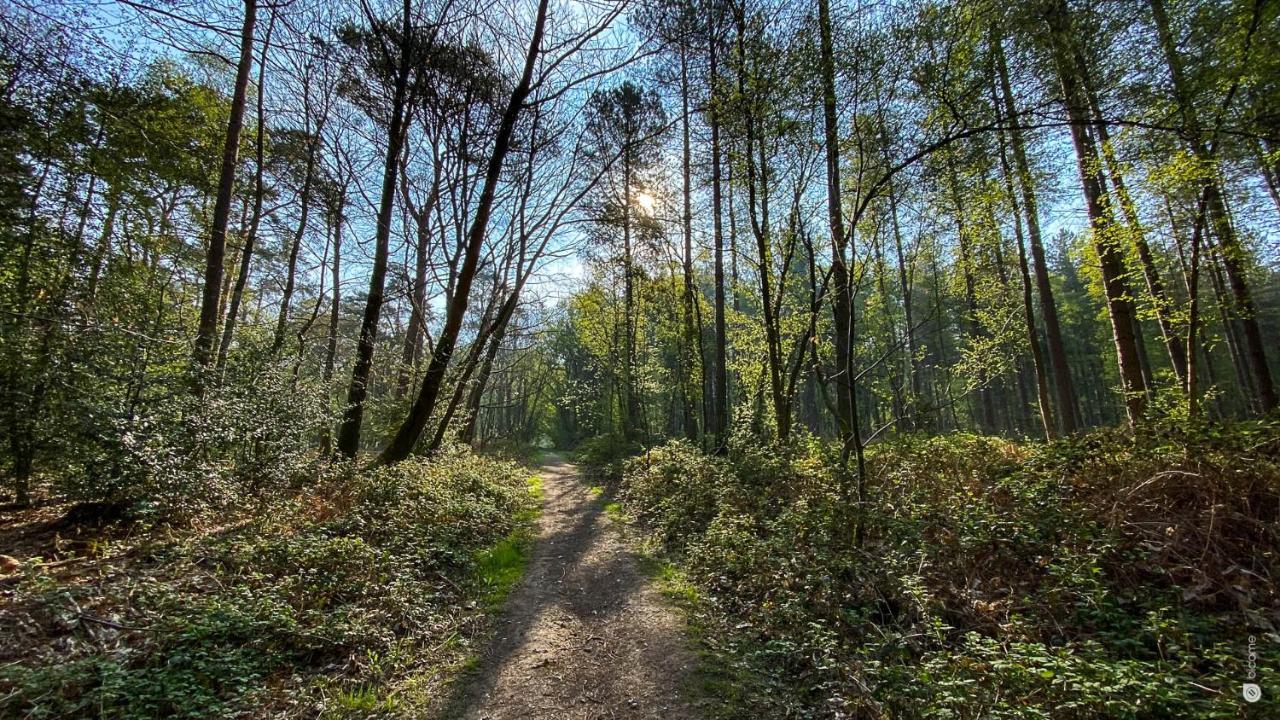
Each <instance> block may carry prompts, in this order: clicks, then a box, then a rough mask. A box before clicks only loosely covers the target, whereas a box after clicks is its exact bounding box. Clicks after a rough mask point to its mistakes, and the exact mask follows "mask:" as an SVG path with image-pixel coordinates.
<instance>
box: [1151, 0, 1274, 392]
mask: <svg viewBox="0 0 1280 720" xmlns="http://www.w3.org/2000/svg"><path fill="white" fill-rule="evenodd" d="M1149 2H1150V5H1151V12H1152V15H1153V16H1154V18H1155V25H1156V34H1157V35H1158V37H1159V40H1160V47H1161V49H1162V50H1163V51H1164V56H1165V61H1166V63H1167V64H1168V66H1169V77H1170V79H1171V80H1172V81H1173V94H1174V100H1175V102H1177V105H1178V110H1179V112H1180V114H1181V115H1182V123H1183V130H1184V131H1185V134H1186V136H1187V138H1188V142H1189V144H1190V146H1191V152H1192V154H1194V155H1195V157H1196V160H1198V161H1199V162H1200V164H1201V165H1202V166H1203V167H1204V168H1205V169H1206V171H1207V172H1209V173H1210V175H1209V177H1208V178H1207V179H1206V180H1205V188H1204V189H1205V200H1206V207H1207V209H1208V212H1209V215H1208V217H1209V221H1210V226H1211V227H1212V228H1213V233H1214V235H1215V236H1217V238H1218V248H1219V257H1220V259H1221V260H1222V266H1223V269H1224V270H1226V274H1227V283H1228V285H1229V286H1230V288H1231V298H1232V308H1231V310H1232V314H1233V315H1234V316H1235V317H1236V318H1237V319H1238V320H1239V322H1240V325H1241V329H1242V330H1243V334H1244V341H1245V347H1244V351H1245V353H1246V355H1247V357H1248V364H1249V366H1250V368H1251V369H1252V371H1253V384H1254V387H1255V388H1256V396H1257V397H1256V399H1257V409H1258V410H1259V411H1261V412H1262V413H1263V414H1265V413H1269V412H1271V411H1272V410H1274V409H1275V408H1276V406H1277V404H1278V403H1280V399H1278V398H1277V395H1276V389H1275V385H1274V384H1273V383H1272V379H1271V370H1270V367H1269V366H1268V365H1267V353H1266V346H1265V345H1264V344H1263V339H1262V330H1261V328H1260V327H1259V326H1258V318H1257V311H1256V308H1255V307H1254V303H1253V294H1252V291H1251V290H1250V288H1249V281H1248V278H1247V276H1246V273H1247V270H1246V259H1247V254H1246V252H1247V251H1246V250H1245V248H1244V247H1243V246H1242V245H1241V244H1240V240H1239V237H1237V235H1236V231H1235V228H1233V227H1232V225H1231V219H1230V215H1229V214H1228V212H1227V207H1226V200H1225V199H1224V198H1223V191H1222V185H1221V183H1220V181H1219V177H1218V173H1217V164H1216V158H1215V157H1214V151H1213V149H1212V148H1210V146H1209V144H1208V143H1207V142H1206V141H1205V138H1204V137H1203V135H1202V130H1203V128H1202V126H1201V124H1200V119H1199V117H1198V116H1197V114H1196V110H1195V105H1194V103H1193V102H1192V96H1191V92H1190V88H1189V86H1188V85H1187V82H1186V79H1185V77H1184V74H1183V66H1182V58H1181V57H1180V56H1179V55H1178V49H1177V45H1176V43H1175V42H1174V39H1173V33H1172V31H1171V30H1170V26H1169V15H1168V13H1167V11H1166V10H1165V5H1164V0H1149Z"/></svg>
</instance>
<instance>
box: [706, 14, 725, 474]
mask: <svg viewBox="0 0 1280 720" xmlns="http://www.w3.org/2000/svg"><path fill="white" fill-rule="evenodd" d="M710 45H711V49H710V76H711V81H710V83H711V88H712V96H711V102H710V106H711V109H710V111H709V113H708V114H709V116H710V117H709V122H710V125H711V205H712V218H711V222H712V225H711V228H712V234H713V235H714V243H715V269H714V271H713V272H714V275H715V277H714V282H715V286H716V287H715V305H716V307H715V353H714V355H715V357H714V361H713V363H712V365H713V368H714V369H713V370H712V375H713V380H712V392H711V419H710V423H709V424H710V425H711V427H709V428H708V431H709V432H710V434H711V435H712V438H713V440H712V442H713V443H714V444H715V446H716V448H717V449H721V448H723V447H724V443H725V440H726V434H727V430H728V428H729V361H728V330H727V328H726V326H725V314H724V302H725V292H724V226H723V215H724V208H723V203H724V194H723V192H722V191H721V185H720V183H721V173H720V117H719V112H718V109H717V107H716V98H715V88H716V83H717V80H718V77H719V76H718V74H717V67H716V55H717V52H716V49H717V46H718V38H715V37H713V38H712V40H711V43H710Z"/></svg>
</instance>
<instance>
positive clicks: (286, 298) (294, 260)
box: [271, 128, 320, 354]
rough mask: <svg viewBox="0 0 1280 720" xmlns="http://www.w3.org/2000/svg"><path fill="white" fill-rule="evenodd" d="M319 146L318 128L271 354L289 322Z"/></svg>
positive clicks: (310, 142)
mask: <svg viewBox="0 0 1280 720" xmlns="http://www.w3.org/2000/svg"><path fill="white" fill-rule="evenodd" d="M319 144H320V138H319V128H317V130H316V136H315V137H311V138H309V139H308V141H307V164H306V170H305V171H304V173H303V177H302V192H301V194H300V196H299V202H300V203H301V205H302V209H301V212H300V216H299V218H298V229H297V230H296V231H295V232H294V234H293V243H292V244H291V245H290V246H289V261H288V264H287V269H286V271H285V278H284V291H283V292H282V293H281V295H280V314H279V316H277V317H276V332H275V336H274V338H273V339H272V341H271V352H272V354H275V353H277V352H279V350H280V347H281V345H283V344H284V331H285V326H286V325H287V324H288V322H289V304H290V302H292V300H293V290H294V283H295V278H296V276H297V272H298V253H299V252H300V251H301V250H302V239H303V238H304V237H305V236H306V233H307V218H308V217H309V212H310V210H311V192H312V184H313V183H314V182H315V166H316V150H317V148H318V146H319Z"/></svg>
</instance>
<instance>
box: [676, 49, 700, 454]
mask: <svg viewBox="0 0 1280 720" xmlns="http://www.w3.org/2000/svg"><path fill="white" fill-rule="evenodd" d="M680 108H681V118H682V122H681V131H682V132H681V135H682V137H681V140H682V145H683V147H682V148H681V149H682V151H683V152H682V155H681V158H680V174H681V180H682V189H683V194H684V212H683V213H682V216H681V221H682V222H681V229H682V230H683V234H684V263H683V265H684V267H683V270H684V287H683V291H684V292H683V295H684V298H683V299H684V307H683V311H684V318H683V319H684V340H683V343H682V344H683V346H684V347H683V348H682V349H681V353H680V357H681V366H682V374H683V375H684V377H682V378H681V379H680V395H681V403H682V404H683V406H684V434H685V437H687V438H688V439H690V440H692V441H694V442H696V441H697V440H698V413H697V411H696V410H694V399H693V395H694V391H693V389H692V388H694V387H698V388H700V387H701V386H702V382H701V378H699V377H697V375H698V373H697V372H696V363H695V362H694V358H696V357H701V356H702V342H701V338H700V336H698V335H696V334H694V329H693V305H694V302H695V300H694V295H693V200H692V193H693V188H692V183H691V180H690V164H691V160H690V150H689V63H688V59H687V58H686V56H685V49H684V46H681V49H680ZM695 383H696V384H695Z"/></svg>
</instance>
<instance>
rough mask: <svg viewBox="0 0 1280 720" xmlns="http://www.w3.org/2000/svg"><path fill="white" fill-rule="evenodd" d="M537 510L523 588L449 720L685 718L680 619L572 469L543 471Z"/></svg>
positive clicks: (690, 713) (686, 658) (690, 707)
mask: <svg viewBox="0 0 1280 720" xmlns="http://www.w3.org/2000/svg"><path fill="white" fill-rule="evenodd" d="M540 475H541V477H542V479H543V491H544V496H545V497H544V502H543V508H542V515H541V517H540V519H539V521H538V523H539V527H538V534H537V539H536V541H535V543H536V544H535V545H534V549H533V555H532V558H531V559H530V563H529V567H528V570H527V572H526V574H525V578H524V581H523V582H522V583H521V584H520V585H519V586H518V587H517V588H516V590H515V591H514V592H513V594H512V596H511V597H510V598H508V600H507V604H506V606H505V608H504V610H503V615H502V617H501V619H500V620H499V621H498V626H497V629H496V632H495V635H494V639H493V641H492V642H491V645H490V647H489V649H488V651H487V652H486V653H485V655H484V656H483V658H482V664H481V669H480V672H479V675H478V677H476V678H474V679H473V680H472V681H471V683H470V684H469V685H468V686H466V687H465V688H463V689H462V691H461V693H460V695H458V696H457V697H456V698H455V702H454V703H453V707H454V712H451V713H449V715H450V716H453V717H459V716H460V717H462V718H465V719H466V720H509V719H510V720H514V719H515V718H529V719H533V720H537V719H540V718H548V719H550V718H556V719H583V720H586V719H588V718H590V719H592V720H595V719H597V718H623V719H627V720H648V719H650V718H653V719H654V720H657V719H658V718H663V719H673V720H683V719H688V720H693V719H694V718H697V717H699V715H700V713H698V712H697V710H696V705H695V703H692V702H690V701H688V700H687V699H685V697H684V695H685V690H686V689H687V688H689V687H690V683H689V682H688V680H689V678H690V676H691V674H692V673H693V672H694V667H695V663H696V657H695V656H694V654H693V652H692V651H691V650H690V647H689V644H688V642H687V640H686V637H685V633H684V623H683V621H682V619H681V618H680V616H679V615H678V614H677V613H676V611H675V610H673V609H672V608H671V607H670V606H668V605H667V603H666V602H665V601H664V599H663V598H662V596H661V595H660V593H659V592H658V591H657V590H656V589H655V588H654V587H653V585H652V583H651V582H650V580H649V578H647V577H646V576H645V574H644V573H643V572H642V570H641V568H640V565H639V563H638V561H637V558H636V557H635V555H634V554H633V553H632V551H631V550H630V549H629V547H628V546H627V542H626V540H625V539H624V538H623V537H621V533H620V532H619V531H618V528H614V527H610V525H611V524H612V523H613V522H614V521H613V520H612V519H610V518H609V516H608V514H607V513H606V512H605V506H606V505H607V504H608V502H609V500H608V495H607V494H604V493H601V492H599V491H598V490H597V491H595V492H593V491H592V489H591V487H590V486H589V485H588V483H587V482H586V481H585V480H584V479H583V477H582V475H581V474H580V473H579V472H578V469H577V468H576V467H575V466H573V465H571V464H569V463H567V462H565V461H564V460H563V459H561V458H558V457H554V456H553V457H552V458H550V459H549V461H548V462H547V463H546V464H544V465H543V467H542V471H541V473H540Z"/></svg>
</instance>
